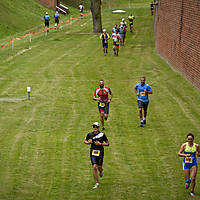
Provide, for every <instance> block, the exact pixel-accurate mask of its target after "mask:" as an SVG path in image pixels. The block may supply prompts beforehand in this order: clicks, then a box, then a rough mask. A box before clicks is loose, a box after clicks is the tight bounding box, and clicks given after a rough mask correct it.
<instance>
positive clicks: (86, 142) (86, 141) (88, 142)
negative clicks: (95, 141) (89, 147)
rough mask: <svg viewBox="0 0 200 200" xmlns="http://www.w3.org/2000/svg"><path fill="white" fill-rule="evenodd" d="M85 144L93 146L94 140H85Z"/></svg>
mask: <svg viewBox="0 0 200 200" xmlns="http://www.w3.org/2000/svg"><path fill="white" fill-rule="evenodd" d="M84 143H85V144H92V140H91V139H89V140H86V139H85V140H84Z"/></svg>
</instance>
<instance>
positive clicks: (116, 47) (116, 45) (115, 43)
mask: <svg viewBox="0 0 200 200" xmlns="http://www.w3.org/2000/svg"><path fill="white" fill-rule="evenodd" d="M112 39H113V51H114V56H118V54H119V41H120V35H119V33H118V29H115V33H113V34H112Z"/></svg>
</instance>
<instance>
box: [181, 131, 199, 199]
mask: <svg viewBox="0 0 200 200" xmlns="http://www.w3.org/2000/svg"><path fill="white" fill-rule="evenodd" d="M186 138H187V142H186V143H184V144H182V146H181V148H180V150H179V152H178V156H180V157H184V158H183V170H184V177H185V188H186V189H188V188H189V187H190V184H191V187H190V196H192V197H194V196H195V195H194V188H195V180H196V174H197V159H196V156H199V155H200V147H199V145H198V144H195V143H194V142H193V141H194V135H193V134H192V133H188V134H187V136H186Z"/></svg>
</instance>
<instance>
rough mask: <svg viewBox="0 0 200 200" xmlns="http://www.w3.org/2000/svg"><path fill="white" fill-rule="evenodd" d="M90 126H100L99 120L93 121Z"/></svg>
mask: <svg viewBox="0 0 200 200" xmlns="http://www.w3.org/2000/svg"><path fill="white" fill-rule="evenodd" d="M92 126H98V127H100V124H99V122H94V123H93V124H92Z"/></svg>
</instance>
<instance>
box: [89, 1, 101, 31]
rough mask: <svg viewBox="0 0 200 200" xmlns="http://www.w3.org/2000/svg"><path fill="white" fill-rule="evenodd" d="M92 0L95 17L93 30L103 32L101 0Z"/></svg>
mask: <svg viewBox="0 0 200 200" xmlns="http://www.w3.org/2000/svg"><path fill="white" fill-rule="evenodd" d="M90 1H91V8H90V9H91V12H92V18H93V32H94V33H101V32H102V23H101V0H90Z"/></svg>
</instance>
